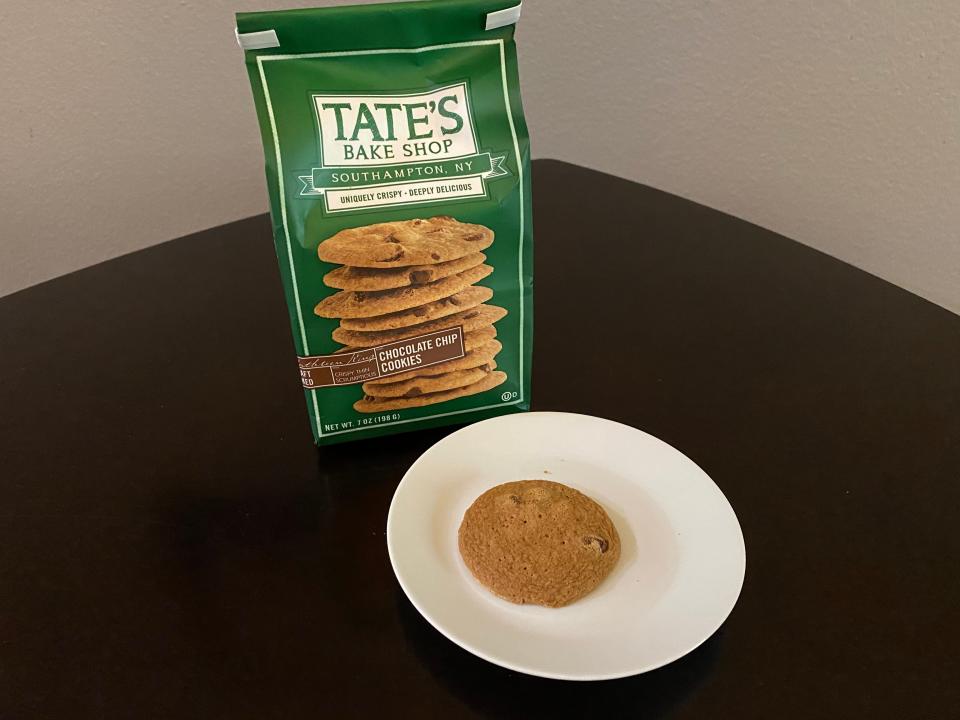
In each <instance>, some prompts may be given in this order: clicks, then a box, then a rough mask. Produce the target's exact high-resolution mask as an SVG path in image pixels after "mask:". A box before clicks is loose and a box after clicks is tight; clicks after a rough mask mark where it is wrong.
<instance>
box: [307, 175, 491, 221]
mask: <svg viewBox="0 0 960 720" xmlns="http://www.w3.org/2000/svg"><path fill="white" fill-rule="evenodd" d="M486 194H487V191H486V189H485V188H484V185H483V176H482V175H465V176H461V177H457V178H452V179H445V180H418V181H416V182H408V183H391V184H388V185H370V186H367V187H355V188H344V189H343V190H335V189H333V188H328V189H327V190H326V192H324V194H323V198H324V200H325V202H326V205H327V212H344V211H347V210H359V209H360V208H372V207H382V206H384V205H397V204H404V205H408V204H415V203H420V202H423V203H429V202H436V201H437V200H449V199H452V198H468V197H484V196H485V195H486Z"/></svg>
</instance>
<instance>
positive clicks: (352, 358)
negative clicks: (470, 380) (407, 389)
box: [298, 326, 466, 388]
mask: <svg viewBox="0 0 960 720" xmlns="http://www.w3.org/2000/svg"><path fill="white" fill-rule="evenodd" d="M465 354H466V349H465V347H464V342H463V328H462V327H459V326H458V327H453V328H447V329H445V330H438V331H437V332H432V333H427V334H425V335H417V336H416V337H412V338H407V339H405V340H398V341H396V342H392V343H387V344H386V345H378V346H376V347H371V348H357V349H356V350H348V351H341V352H339V353H337V354H335V355H309V356H307V357H300V358H298V360H299V364H300V378H301V380H302V382H303V386H304V387H305V388H318V387H328V386H330V385H354V384H356V383H362V382H367V381H368V380H376V379H377V378H384V377H389V376H391V375H398V374H400V373H405V372H407V371H409V370H414V369H417V368H424V367H430V366H431V365H438V364H440V363H443V362H447V361H448V360H456V359H458V358H462V357H463V356H464V355H465Z"/></svg>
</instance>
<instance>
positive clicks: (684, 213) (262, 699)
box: [0, 161, 960, 720]
mask: <svg viewBox="0 0 960 720" xmlns="http://www.w3.org/2000/svg"><path fill="white" fill-rule="evenodd" d="M534 189H535V196H536V200H535V205H536V209H535V227H536V238H537V240H536V247H537V249H536V307H537V310H536V342H535V362H534V380H533V388H534V389H533V393H534V406H535V408H537V409H555V410H570V411H577V412H583V413H591V414H595V415H601V416H605V417H609V418H613V419H616V420H619V421H622V422H626V423H629V424H631V425H635V426H637V427H639V428H642V429H644V430H646V431H648V432H650V433H652V434H654V435H657V436H659V437H661V438H663V439H664V440H666V441H667V442H669V443H671V444H673V445H675V446H676V447H678V448H680V449H682V450H683V451H684V452H685V453H686V454H687V455H689V456H690V457H691V458H693V459H694V460H695V461H696V462H698V463H699V464H700V465H701V466H702V467H704V468H705V469H706V470H707V472H708V473H710V474H711V475H712V477H713V478H714V479H715V480H716V482H717V483H718V484H719V485H720V487H721V488H722V489H723V491H724V492H725V493H726V495H727V497H729V499H730V501H731V503H732V504H733V506H734V508H735V509H736V511H737V513H738V515H739V517H740V521H741V523H742V525H743V531H744V535H745V537H746V544H747V558H748V561H747V578H746V584H745V586H744V588H743V594H742V596H741V598H740V601H739V603H738V605H737V607H736V608H735V610H734V611H733V614H732V615H731V616H730V618H729V620H728V621H727V622H726V624H725V625H724V626H723V628H722V629H721V630H720V631H718V633H717V634H716V635H714V637H713V638H711V639H710V640H708V641H707V642H706V643H705V644H704V645H703V646H701V647H700V648H699V649H698V650H696V651H694V652H693V653H691V654H690V655H689V656H687V657H686V658H684V659H682V660H680V661H678V662H676V663H674V664H672V665H670V666H668V667H666V668H663V669H661V670H657V671H655V672H652V673H649V674H647V675H643V676H639V677H636V678H631V679H626V680H618V681H611V682H602V683H564V682H557V681H549V680H541V679H536V678H530V677H525V676H523V675H519V674H516V673H512V672H508V671H506V670H502V669H500V668H498V667H495V666H493V665H489V664H487V663H486V662H484V661H482V660H479V659H477V658H474V657H473V656H471V655H469V654H468V653H466V652H464V651H462V650H460V649H459V648H458V647H456V646H455V645H453V644H452V643H450V642H449V641H447V640H446V639H445V638H443V637H442V636H441V635H440V634H439V633H438V632H436V631H435V630H433V628H431V627H430V626H429V625H428V624H427V623H426V622H425V621H424V620H423V619H421V618H420V616H419V615H418V614H417V612H416V611H415V610H414V609H413V608H412V607H411V606H410V604H409V603H408V602H407V601H406V599H405V597H404V596H403V594H402V592H401V591H400V589H399V587H398V586H397V583H396V581H395V580H394V578H393V575H392V573H391V570H390V564H389V562H388V558H387V549H386V544H385V540H384V526H385V521H386V514H387V508H388V506H389V503H390V498H391V495H392V493H393V489H394V487H395V486H396V484H397V482H398V480H399V479H400V477H401V475H402V474H403V472H404V470H405V469H406V468H407V466H408V465H409V464H410V463H411V462H412V461H413V460H414V459H415V458H416V457H417V455H418V454H419V453H421V452H422V451H423V450H425V449H426V448H427V447H428V446H429V445H430V444H431V443H433V442H435V441H436V440H437V439H438V438H440V437H441V436H443V434H444V433H445V432H448V431H447V430H441V431H429V432H420V433H414V434H409V435H403V436H397V437H394V438H388V439H384V440H380V439H377V440H371V441H366V442H361V443H353V444H346V445H341V446H336V447H331V448H326V449H323V450H322V451H318V450H316V449H315V448H314V447H313V445H312V444H311V440H310V436H309V431H308V427H307V418H306V414H305V410H304V404H303V398H302V395H301V391H300V383H299V378H298V373H297V370H296V363H295V361H294V355H293V347H292V342H291V340H290V334H289V332H290V331H289V329H288V325H287V317H286V312H285V309H284V305H283V295H282V293H281V290H280V284H279V280H278V276H277V270H276V267H275V259H274V255H273V249H272V244H271V240H270V231H269V223H268V220H267V218H266V217H255V218H251V219H249V220H243V221H240V222H237V223H233V224H230V225H226V226H223V227H219V228H215V229H213V230H209V231H205V232H202V233H197V234H196V235H191V236H189V237H185V238H181V239H178V240H174V241H172V242H169V243H165V244H163V245H160V246H158V247H154V248H151V249H149V250H144V251H142V252H138V253H134V254H132V255H128V256H126V257H122V258H120V259H117V260H113V261H111V262H107V263H103V264H101V265H97V266H95V267H92V268H89V269H87V270H83V271H81V272H76V273H73V274H71V275H68V276H66V277H63V278H60V279H58V280H54V281H52V282H48V283H44V284H43V285H40V286H38V287H34V288H31V289H29V290H26V291H23V292H20V293H17V294H15V295H13V296H10V297H7V298H4V299H2V300H0V717H2V718H10V719H11V720H12V719H14V718H17V719H19V718H70V719H71V720H81V719H82V718H139V719H143V718H164V719H165V720H169V719H171V718H228V719H230V720H240V719H241V718H257V719H258V720H263V719H264V718H283V719H284V720H290V719H292V718H352V717H417V718H420V717H422V718H443V719H446V718H460V717H467V718H477V717H492V718H499V717H503V718H538V717H544V718H551V719H552V718H559V717H584V718H585V717H607V718H619V717H631V718H662V717H671V718H762V719H764V720H769V719H771V718H779V719H782V720H788V719H792V718H797V719H798V720H811V719H813V718H842V719H844V720H847V719H849V718H871V719H873V720H875V719H877V718H891V719H896V720H904V719H905V718H936V719H937V720H946V718H950V717H956V716H957V712H958V708H960V689H958V688H960V684H958V683H957V682H956V681H957V678H958V677H960V661H958V654H960V618H958V610H960V531H958V528H960V318H958V317H956V316H954V315H952V314H950V313H949V312H947V311H946V310H943V309H941V308H938V307H936V306H934V305H931V304H930V303H927V302H925V301H923V300H921V299H919V298H917V297H915V296H913V295H911V294H909V293H907V292H905V291H904V290H900V289H898V288H896V287H894V286H892V285H889V284H887V283H885V282H883V281H881V280H878V279H877V278H875V277H872V276H870V275H868V274H866V273H864V272H861V271H859V270H856V269H854V268H852V267H849V266H848V265H845V264H843V263H841V262H838V261H836V260H833V259H831V258H829V257H827V256H825V255H822V254H820V253H817V252H815V251H813V250H810V249H808V248H806V247H803V246H802V245H799V244H797V243H795V242H792V241H790V240H787V239H785V238H783V237H780V236H778V235H775V234H773V233H771V232H768V231H766V230H762V229H761V228H758V227H755V226H753V225H750V224H748V223H745V222H743V221H740V220H737V219H734V218H731V217H728V216H726V215H723V214H721V213H719V212H716V211H714V210H709V209H707V208H704V207H701V206H699V205H696V204H694V203H691V202H688V201H686V200H681V199H679V198H676V197H673V196H671V195H667V194H665V193H662V192H658V191H656V190H652V189H650V188H646V187H643V186H641V185H636V184H633V183H630V182H626V181H624V180H619V179H616V178H613V177H610V176H607V175H602V174H599V173H596V172H592V171H589V170H584V169H582V168H578V167H575V166H572V165H567V164H563V163H558V162H553V161H542V162H538V163H536V164H535V171H534ZM573 193H576V194H577V195H578V197H577V198H576V201H575V202H574V201H573V198H572V195H573ZM175 211H176V209H175V208H171V212H175ZM14 241H16V242H29V241H30V239H29V238H16V239H12V238H7V239H6V242H14ZM69 241H70V239H69V237H64V242H69ZM584 350H587V352H583V351H584ZM574 357H575V358H576V359H575V360H574ZM613 378H619V379H618V380H613Z"/></svg>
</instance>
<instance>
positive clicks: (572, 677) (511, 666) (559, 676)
mask: <svg viewBox="0 0 960 720" xmlns="http://www.w3.org/2000/svg"><path fill="white" fill-rule="evenodd" d="M547 415H562V416H567V417H577V418H586V419H588V420H590V421H600V422H603V423H610V424H613V425H619V426H621V427H624V428H628V429H629V430H633V431H634V432H639V433H642V434H643V435H646V436H647V437H649V438H651V439H653V440H655V441H656V442H659V443H662V444H663V445H666V446H667V447H668V448H670V449H671V450H673V451H674V452H677V453H679V454H680V455H681V456H682V457H683V458H684V459H686V460H687V461H688V462H690V463H692V464H693V465H694V466H695V467H696V468H697V469H698V470H700V472H702V473H703V475H704V477H706V478H707V479H708V480H709V481H710V482H711V483H713V486H714V487H715V488H716V490H717V492H719V493H720V497H721V498H723V502H724V503H726V506H727V508H728V509H729V510H730V514H731V515H732V517H733V519H734V521H735V524H736V528H737V535H738V537H739V540H740V543H739V547H740V555H741V557H742V562H741V563H740V565H741V568H742V570H741V572H740V577H739V579H738V583H737V590H736V593H735V594H734V595H733V600H732V602H731V603H730V607H728V608H726V610H725V611H724V612H723V617H722V618H721V619H720V621H719V622H718V623H717V625H716V627H714V628H712V629H711V630H710V631H709V632H707V633H706V635H704V636H703V637H702V638H700V639H699V640H697V641H696V642H695V643H694V644H692V645H690V647H688V648H686V649H685V650H682V651H680V652H678V653H676V654H674V655H672V656H670V657H669V658H666V659H664V660H662V661H658V662H654V663H647V664H644V665H642V666H639V667H637V668H635V669H630V670H626V671H624V672H610V673H596V674H582V673H578V674H570V673H555V672H545V671H542V670H536V669H532V668H529V667H527V666H523V665H519V664H516V663H513V662H511V661H510V660H505V659H503V658H500V657H495V656H492V655H491V654H489V653H487V652H485V651H483V650H480V649H478V648H476V647H474V646H472V645H470V644H469V643H467V642H464V641H463V640H460V639H458V638H457V637H455V635H454V634H452V633H450V632H448V631H447V630H446V629H445V628H444V627H442V626H441V623H438V622H436V621H435V620H434V618H433V617H431V616H430V614H429V613H428V612H426V611H425V610H424V609H423V608H422V607H421V606H420V605H419V604H418V603H417V601H416V599H415V598H414V595H413V594H412V593H411V591H410V588H408V587H407V585H406V583H405V582H404V580H403V578H402V576H401V573H400V572H398V570H397V561H396V559H395V557H394V554H395V553H394V543H393V540H392V535H391V527H392V525H393V523H394V522H395V520H394V517H395V516H394V508H395V503H396V499H397V495H398V494H399V493H400V491H401V488H402V487H403V486H404V484H405V483H406V482H407V480H408V478H409V477H410V476H411V473H413V471H414V470H415V468H416V467H417V465H418V464H419V463H420V462H421V461H422V460H423V459H424V457H425V456H426V455H427V454H428V453H429V452H430V451H431V450H433V449H434V448H435V447H437V446H438V445H440V444H441V443H443V442H446V441H447V440H448V439H449V438H452V437H454V436H456V435H459V434H460V433H465V432H468V431H470V430H472V429H473V428H475V427H476V426H478V425H483V424H485V423H495V422H497V421H500V420H502V419H503V418H521V417H534V416H547ZM386 536H387V555H388V556H389V558H390V568H391V570H393V575H394V577H395V578H396V580H397V583H398V584H399V585H400V589H401V590H403V594H404V595H405V596H406V598H407V600H409V601H410V604H411V605H413V607H414V608H416V610H417V612H418V613H420V615H421V617H423V619H424V620H426V621H427V622H428V623H429V624H430V625H431V626H432V627H433V628H434V629H435V630H436V631H437V632H439V633H440V634H441V635H443V636H444V637H445V638H447V639H448V640H449V641H450V642H452V643H454V644H455V645H457V646H458V647H460V648H463V649H464V650H466V651H467V652H469V653H470V654H472V655H475V656H477V657H479V658H481V659H483V660H485V661H487V662H489V663H492V664H494V665H497V666H499V667H502V668H506V669H507V670H512V671H514V672H519V673H523V674H524V675H531V676H533V677H542V678H547V679H550V680H568V681H575V682H593V681H598V680H618V679H621V678H627V677H634V676H636V675H642V674H644V673H648V672H651V671H653V670H657V669H658V668H661V667H664V666H666V665H669V664H670V663H673V662H676V661H677V660H679V659H680V658H682V657H684V656H685V655H689V654H690V653H691V652H693V651H694V650H696V649H697V648H698V647H700V646H701V645H703V643H705V642H706V641H707V640H709V639H710V638H711V637H713V635H714V634H715V633H716V632H717V631H718V630H719V629H720V628H721V627H723V624H724V623H725V622H726V621H727V619H728V618H729V617H730V615H731V614H732V613H733V610H734V608H736V606H737V603H738V602H739V600H740V595H741V593H742V592H743V585H744V582H745V580H746V574H747V552H746V542H745V539H744V537H743V527H742V526H741V524H740V518H739V517H738V516H737V513H736V510H734V508H733V505H732V504H731V502H730V500H729V498H727V496H726V494H725V493H724V492H723V490H722V489H721V488H720V486H719V485H717V483H716V482H715V481H714V479H713V478H712V477H711V476H710V475H709V473H707V472H706V471H705V470H704V469H703V468H702V467H700V465H699V464H697V462H696V461H694V460H693V459H691V458H690V457H689V456H688V455H687V454H686V453H684V452H682V451H681V450H679V449H678V448H676V447H674V446H673V445H671V444H670V443H668V442H667V441H665V440H662V439H660V438H658V437H657V436H656V435H651V434H650V433H648V432H646V431H644V430H641V429H640V428H637V427H634V426H633V425H628V424H627V423H622V422H619V421H617V420H611V419H609V418H604V417H599V416H597V415H588V414H587V413H575V412H564V411H559V410H538V411H532V412H525V413H511V414H509V415H498V416H496V417H492V418H487V419H485V420H480V421H479V422H475V423H471V424H469V425H465V426H464V427H461V428H458V429H456V430H454V431H453V432H452V433H449V434H448V435H445V436H444V437H442V438H440V439H439V440H437V441H436V442H434V443H433V444H431V445H430V447H428V448H427V449H426V450H424V451H423V452H422V453H420V455H419V456H418V457H417V459H416V460H414V461H413V463H411V465H410V467H408V468H407V470H406V472H404V474H403V477H402V478H400V482H398V483H397V487H396V488H394V491H393V496H392V497H391V499H390V508H389V510H388V511H387V524H386Z"/></svg>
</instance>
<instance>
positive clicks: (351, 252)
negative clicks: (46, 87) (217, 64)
mask: <svg viewBox="0 0 960 720" xmlns="http://www.w3.org/2000/svg"><path fill="white" fill-rule="evenodd" d="M519 16H520V4H519V3H518V2H517V1H516V0H507V1H506V2H504V1H500V2H496V1H493V0H433V1H421V2H398V3H384V4H376V5H358V6H340V7H330V8H319V9H311V10H286V11H277V12H257V13H240V14H238V15H237V41H238V43H239V44H240V46H241V48H242V49H243V51H244V57H245V61H246V65H247V71H248V73H249V76H250V83H251V86H252V89H253V98H254V103H255V105H256V109H257V117H258V119H259V123H260V132H261V136H262V138H263V148H264V156H265V158H266V175H267V188H268V192H269V197H270V210H271V218H272V224H273V235H274V242H275V248H276V253H277V259H278V262H279V267H280V275H281V278H282V281H283V287H284V293H285V295H286V300H287V307H288V310H289V314H290V323H291V326H292V328H293V338H294V344H295V347H296V353H297V356H298V364H299V369H300V377H301V382H302V384H303V387H304V393H305V396H306V401H307V410H308V415H309V418H310V426H311V429H312V430H313V435H314V439H315V440H316V442H317V444H320V445H325V444H330V443H336V442H344V441H348V440H355V439H360V438H366V437H373V436H376V435H387V434H392V433H398V432H404V431H408V430H414V429H420V428H425V427H435V426H439V425H447V424H452V423H464V422H472V421H475V420H479V419H482V418H488V417H492V416H495V415H501V414H504V413H510V412H520V411H524V410H528V409H529V406H530V364H531V351H532V336H533V232H532V225H531V205H530V147H529V140H528V135H527V127H526V123H525V121H524V118H523V110H522V107H521V104H520V91H519V81H518V74H517V58H516V47H515V44H514V39H513V33H514V25H515V23H516V22H517V20H518V18H519Z"/></svg>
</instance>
